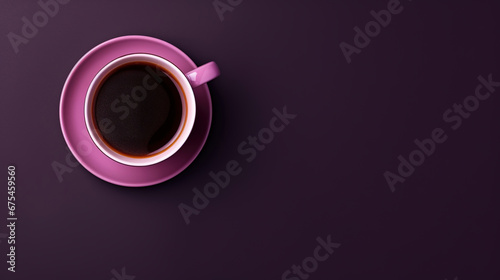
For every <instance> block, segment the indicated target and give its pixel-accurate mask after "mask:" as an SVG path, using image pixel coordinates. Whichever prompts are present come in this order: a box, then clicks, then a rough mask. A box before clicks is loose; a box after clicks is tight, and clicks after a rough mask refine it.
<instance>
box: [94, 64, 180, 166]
mask: <svg viewBox="0 0 500 280" xmlns="http://www.w3.org/2000/svg"><path fill="white" fill-rule="evenodd" d="M180 94H182V93H181V92H179V90H178V89H177V86H176V85H175V83H174V82H173V81H172V80H171V78H170V77H169V76H168V75H167V74H166V73H165V71H164V70H161V69H160V68H159V67H158V66H155V65H152V64H146V63H134V64H127V65H123V66H121V67H118V68H117V69H115V70H114V71H113V72H111V73H110V74H109V75H108V76H107V77H106V78H105V79H104V80H103V81H102V82H101V84H100V86H99V87H98V89H97V94H96V97H95V99H94V121H95V124H96V125H97V127H98V130H99V132H100V135H101V138H102V139H103V140H104V142H106V144H107V145H108V146H110V147H111V148H113V149H114V150H115V151H117V152H120V153H122V154H125V155H129V156H135V157H144V156H147V155H148V154H151V153H154V152H155V151H158V150H159V149H160V148H162V147H163V146H164V145H165V144H167V143H168V142H169V141H170V140H171V139H172V138H173V136H174V135H175V134H176V132H177V130H178V129H179V126H180V124H181V119H182V110H183V109H182V101H181V97H180Z"/></svg>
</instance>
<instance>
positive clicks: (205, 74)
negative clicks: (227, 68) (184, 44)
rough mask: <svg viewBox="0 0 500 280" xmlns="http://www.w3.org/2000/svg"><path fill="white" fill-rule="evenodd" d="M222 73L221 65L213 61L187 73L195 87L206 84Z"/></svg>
mask: <svg viewBox="0 0 500 280" xmlns="http://www.w3.org/2000/svg"><path fill="white" fill-rule="evenodd" d="M219 75H220V70H219V66H217V64H216V63H215V62H213V61H211V62H209V63H207V64H204V65H202V66H200V67H198V68H196V69H194V70H192V71H189V72H188V73H187V74H186V78H187V79H188V81H189V83H190V84H191V86H192V87H193V88H195V87H198V86H201V85H203V84H206V83H207V82H209V81H211V80H213V79H215V78H217V77H218V76H219Z"/></svg>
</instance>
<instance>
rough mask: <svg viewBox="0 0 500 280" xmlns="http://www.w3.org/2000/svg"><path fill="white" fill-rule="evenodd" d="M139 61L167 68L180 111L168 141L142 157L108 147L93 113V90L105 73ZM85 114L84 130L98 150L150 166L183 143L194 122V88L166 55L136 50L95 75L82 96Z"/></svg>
mask: <svg viewBox="0 0 500 280" xmlns="http://www.w3.org/2000/svg"><path fill="white" fill-rule="evenodd" d="M140 62H143V63H147V64H153V65H157V66H159V67H160V68H162V70H164V72H167V73H166V74H167V75H168V76H169V77H170V78H171V79H172V81H173V82H174V84H175V85H176V86H177V89H178V90H179V93H180V95H181V101H182V112H183V113H182V118H181V123H180V125H179V128H178V130H177V132H176V133H175V135H174V136H173V137H172V138H171V139H170V140H169V142H167V143H166V144H165V145H163V146H162V147H161V148H160V149H158V150H156V151H154V152H152V153H150V154H148V155H145V156H141V157H139V156H132V155H126V154H125V153H122V152H119V151H118V150H116V149H115V148H113V147H111V145H109V144H107V143H106V141H105V140H104V139H103V137H102V136H101V135H100V132H99V129H98V128H97V127H96V124H95V118H94V116H93V111H94V110H93V107H94V102H95V96H96V93H97V91H98V88H99V86H100V85H101V83H102V81H103V80H104V79H105V78H106V77H107V75H108V74H109V73H111V72H112V71H113V70H114V69H116V68H118V67H120V66H123V65H126V64H129V63H140ZM84 114H85V125H86V127H87V131H88V132H89V134H90V137H91V138H92V141H93V142H94V144H95V145H96V146H97V147H98V148H99V150H101V152H103V153H104V154H105V155H106V156H108V157H109V158H111V159H112V160H114V161H116V162H119V163H121V164H125V165H129V166H149V165H153V164H156V163H159V162H161V161H164V160H166V159H168V158H169V157H171V156H172V155H174V154H175V153H176V152H177V151H178V150H179V149H180V148H181V147H182V146H183V145H184V143H185V142H186V140H187V139H188V137H189V135H190V134H191V131H192V129H193V126H194V120H195V117H196V102H195V97H194V92H193V89H192V87H191V85H190V83H189V81H188V79H187V78H186V76H185V74H184V73H183V72H182V71H181V70H180V69H179V68H178V67H177V66H175V65H174V64H173V63H172V62H170V61H168V60H167V59H164V58H162V57H160V56H157V55H153V54H147V53H135V54H129V55H125V56H122V57H119V58H117V59H114V60H112V61H110V62H109V63H108V64H106V66H104V67H103V68H102V69H101V70H100V71H99V72H98V73H97V74H96V75H95V76H94V78H93V79H92V82H91V84H90V86H89V87H88V90H87V93H86V96H85V108H84Z"/></svg>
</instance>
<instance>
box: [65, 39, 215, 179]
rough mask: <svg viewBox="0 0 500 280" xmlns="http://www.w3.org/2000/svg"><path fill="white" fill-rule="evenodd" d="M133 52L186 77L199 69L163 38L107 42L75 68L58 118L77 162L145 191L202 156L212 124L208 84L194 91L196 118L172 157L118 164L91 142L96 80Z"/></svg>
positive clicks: (69, 79) (90, 53) (105, 177)
mask: <svg viewBox="0 0 500 280" xmlns="http://www.w3.org/2000/svg"><path fill="white" fill-rule="evenodd" d="M133 53H149V54H154V55H157V56H160V57H163V58H165V59H167V60H169V61H170V62H172V63H173V64H175V65H176V66H177V67H178V68H179V69H180V70H181V71H182V72H183V73H187V72H189V71H191V70H193V69H195V68H196V67H197V66H196V64H194V62H193V61H192V60H191V59H190V58H189V57H188V56H187V55H186V54H184V53H183V52H182V51H180V50H179V49H178V48H176V47H174V46H173V45H171V44H169V43H166V42H164V41H162V40H159V39H155V38H151V37H146V36H124V37H119V38H115V39H112V40H109V41H106V42H104V43H102V44H100V45H99V46H97V47H95V48H94V49H92V50H91V51H89V52H88V53H87V54H85V56H83V57H82V58H81V59H80V61H78V63H77V64H76V65H75V67H74V68H73V70H71V73H70V74H69V76H68V78H67V80H66V83H65V85H64V88H63V91H62V95H61V103H60V107H59V117H60V120H61V129H62V132H63V135H64V139H65V140H66V143H67V144H68V146H69V149H70V150H71V152H72V153H73V155H74V156H75V157H76V159H77V160H78V161H79V162H80V163H81V164H82V165H83V166H84V167H85V168H86V169H87V170H88V171H90V172H91V173H92V174H94V175H95V176H97V177H99V178H101V179H103V180H105V181H107V182H110V183H113V184H116V185H120V186H127V187H143V186H150V185H154V184H158V183H161V182H164V181H166V180H168V179H170V178H172V177H174V176H176V175H177V174H179V173H180V172H182V171H183V170H184V169H186V168H187V167H188V166H189V164H191V162H193V160H194V159H195V158H196V156H198V154H199V153H200V151H201V149H202V147H203V145H204V144H205V141H206V139H207V137H208V132H209V130H210V124H211V121H212V101H211V99H210V92H209V90H208V86H207V85H206V84H205V85H201V86H199V87H196V88H194V93H195V99H196V104H197V111H196V119H195V122H194V127H193V130H192V132H191V135H190V136H189V138H188V139H187V141H186V143H185V144H184V145H183V146H182V147H181V149H180V150H179V151H177V152H176V153H175V154H174V155H173V156H171V157H170V158H168V159H166V160H164V161H162V162H160V163H158V164H155V165H151V166H145V167H135V166H127V165H123V164H121V163H118V162H116V161H114V160H112V159H110V158H109V157H107V156H106V155H105V154H103V153H102V152H101V151H100V150H99V149H98V148H97V147H96V146H95V145H94V143H93V142H92V139H91V138H90V135H89V133H88V132H87V129H86V126H85V119H84V102H85V95H86V92H87V89H88V87H89V85H90V83H91V81H92V79H93V77H94V76H95V75H96V74H97V72H99V70H101V68H103V67H104V66H105V65H106V64H108V63H109V62H110V61H112V60H114V59H116V58H118V57H121V56H124V55H127V54H133Z"/></svg>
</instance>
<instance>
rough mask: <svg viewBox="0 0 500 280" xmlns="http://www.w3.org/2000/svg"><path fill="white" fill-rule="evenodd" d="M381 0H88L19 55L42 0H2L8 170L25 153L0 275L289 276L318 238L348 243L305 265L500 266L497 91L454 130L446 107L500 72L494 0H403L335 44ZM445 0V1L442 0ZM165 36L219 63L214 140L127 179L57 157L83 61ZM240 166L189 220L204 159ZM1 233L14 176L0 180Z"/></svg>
mask: <svg viewBox="0 0 500 280" xmlns="http://www.w3.org/2000/svg"><path fill="white" fill-rule="evenodd" d="M387 2H388V0H387V1H386V0H383V1H381V0H379V1H360V0H358V1H326V0H323V1H303V0H300V1H299V0H288V1H284V0H280V1H249V0H245V1H244V2H243V3H242V4H241V5H239V6H237V7H236V8H235V9H234V11H233V12H228V13H226V14H225V15H224V16H225V20H224V21H223V22H221V21H220V20H219V18H218V16H217V13H216V12H215V10H214V8H213V6H212V2H211V0H204V1H201V0H200V1H197V0H196V1H195V0H175V1H159V0H158V1H125V0H120V1H76V0H72V1H71V2H70V3H68V4H67V5H64V6H62V7H61V10H60V12H59V13H58V14H57V15H56V16H55V17H54V18H52V19H50V21H49V23H48V24H47V26H45V27H44V28H41V29H40V31H39V32H38V34H37V36H36V37H35V38H33V39H31V40H30V42H29V43H28V44H27V45H21V46H20V51H19V54H17V55H16V54H15V53H14V51H13V49H12V47H11V46H10V43H9V41H8V39H7V37H6V35H7V33H9V32H15V33H17V34H19V33H20V30H21V26H22V22H21V17H22V16H28V17H31V16H32V15H33V14H34V13H35V12H36V11H38V10H40V8H39V7H38V5H37V4H36V1H17V0H2V1H1V3H0V29H1V32H0V35H2V36H3V37H2V38H3V39H1V40H0V48H1V49H0V54H1V61H0V76H1V79H2V82H1V83H0V92H1V94H2V95H1V96H2V98H1V101H0V104H1V120H2V138H1V139H2V140H1V141H2V142H1V144H2V145H1V146H2V150H1V159H2V161H1V163H2V164H1V166H0V167H1V168H2V169H5V170H6V169H7V166H8V165H9V164H15V165H16V168H17V171H18V172H17V180H18V181H17V183H18V189H17V207H18V209H17V216H18V217H19V221H18V226H17V242H18V244H17V255H18V256H17V266H16V268H17V272H16V273H15V274H12V273H7V266H6V263H5V260H6V256H5V255H6V254H7V253H8V252H7V243H6V241H5V239H0V241H1V243H0V252H1V255H0V261H1V263H2V265H0V269H1V270H0V278H1V279H2V280H3V279H22V280H24V279H26V280H27V279H73V280H80V279H81V280H87V279H112V278H113V275H112V274H111V270H112V269H116V270H117V271H120V270H121V268H122V267H126V272H127V274H129V275H134V276H135V280H146V279H220V280H230V279H231V280H232V279H239V280H244V279H281V275H282V273H283V272H284V271H285V270H287V269H289V268H290V267H291V265H293V264H300V263H301V262H302V260H303V259H304V258H305V257H308V256H311V255H312V251H313V249H314V248H315V246H316V237H318V236H321V237H323V238H326V236H327V235H329V234H331V236H332V240H333V241H334V242H338V243H341V244H342V245H341V247H340V248H339V249H337V250H336V251H335V252H334V254H333V255H332V257H330V258H329V259H328V260H327V261H325V262H322V263H320V264H319V268H318V270H317V271H316V272H315V273H313V274H311V276H310V279H385V280H400V279H408V280H417V279H418V280H420V279H428V280H431V279H436V280H443V279H445V278H447V279H449V280H450V279H453V278H454V277H455V276H457V277H458V279H460V280H465V279H499V278H500V266H498V263H499V261H500V253H499V249H500V241H499V236H500V228H499V219H498V213H499V211H500V204H498V203H495V202H497V201H498V198H499V197H500V190H499V188H498V187H499V182H500V178H499V175H498V174H500V173H499V172H498V167H499V166H500V161H499V153H500V149H499V145H498V143H499V141H500V134H499V132H498V125H499V117H500V111H499V110H497V107H498V106H499V105H500V97H499V96H496V95H498V92H497V93H496V94H493V95H492V97H491V98H490V99H489V100H487V101H484V102H482V103H481V105H480V108H479V110H477V111H476V112H474V113H473V114H472V116H471V117H470V118H469V119H467V120H465V121H464V123H463V125H462V127H461V128H460V129H458V130H456V131H452V130H451V129H450V128H449V127H450V126H449V124H446V123H444V122H443V120H442V114H443V112H444V111H445V110H447V109H448V108H450V107H451V106H452V105H453V104H454V103H456V102H457V103H458V102H462V101H463V99H464V98H465V97H466V96H468V95H471V94H473V93H474V89H475V87H476V85H477V84H478V82H477V76H479V75H483V76H486V75H488V74H490V73H492V74H493V78H494V79H495V78H496V80H500V69H499V67H498V62H499V58H500V40H499V39H498V38H499V36H500V35H499V32H498V27H499V25H500V18H499V17H498V15H497V13H498V10H499V6H498V4H497V2H498V1H493V0H491V1H423V0H413V1H412V2H408V1H406V0H405V1H402V5H403V6H404V10H403V12H402V13H401V14H399V15H396V16H394V17H393V18H392V22H391V23H390V25H389V26H388V27H387V28H384V29H383V30H382V32H381V34H380V35H379V36H378V37H376V38H374V39H372V42H371V43H370V45H369V46H368V47H367V48H365V49H363V50H362V53H361V54H359V55H354V56H353V62H352V63H351V64H347V62H346V60H345V58H344V57H343V55H342V52H341V51H340V48H339V44H340V42H342V41H345V42H348V43H350V44H352V41H353V36H354V31H353V28H354V27H355V26H360V27H363V26H364V25H365V24H366V23H367V22H368V21H369V20H371V19H372V17H371V16H370V14H369V12H370V10H372V9H374V10H377V11H378V10H380V9H383V8H385V7H386V6H387ZM438 2H439V3H438ZM130 34H140V35H149V36H154V37H157V38H160V39H163V40H165V41H167V42H170V43H172V44H174V45H176V46H177V47H179V48H180V49H182V50H183V51H185V52H186V53H187V54H188V55H189V56H191V57H192V59H193V60H194V61H195V62H196V63H197V64H202V63H205V62H208V61H210V60H214V61H216V62H217V63H218V64H219V66H220V68H221V71H222V76H221V77H220V78H218V79H217V80H215V81H213V82H211V83H210V89H211V93H212V98H213V103H214V119H213V126H212V130H211V133H210V136H209V139H208V142H207V144H206V146H205V147H204V149H203V151H202V152H201V154H200V155H199V157H198V158H197V159H196V160H195V161H194V163H193V164H192V165H191V166H190V167H188V169H187V170H185V171H184V172H183V173H181V174H180V175H179V176H177V177H175V178H174V179H172V180H170V181H167V182H164V183H162V184H160V185H158V186H154V187H148V188H135V189H134V188H124V187H118V186H115V185H112V184H109V183H107V182H104V181H102V180H100V179H98V178H96V177H94V176H93V175H92V174H91V173H89V172H87V171H86V170H85V169H84V168H83V167H81V166H79V167H77V168H74V169H73V172H72V173H66V174H64V175H63V178H64V180H63V182H61V183H60V182H59V181H58V179H57V177H56V175H55V173H54V171H53V169H52V166H51V164H52V163H53V162H54V161H57V162H60V163H64V162H65V157H66V155H67V150H66V143H65V141H64V139H63V137H62V134H61V130H60V127H59V117H58V106H59V98H60V94H61V89H62V86H63V84H64V81H65V79H66V76H67V75H68V73H69V72H70V70H71V68H72V67H73V65H74V64H75V63H76V62H77V61H78V59H79V58H80V57H81V56H83V55H84V54H85V53H86V52H87V51H88V50H90V49H91V48H93V47H94V46H96V45H98V44H99V43H101V42H103V41H106V40H108V39H111V38H114V37H117V36H122V35H130ZM285 105H286V106H287V108H288V111H289V112H291V113H295V114H297V115H298V117H297V118H296V119H295V120H293V121H292V122H291V124H290V125H289V126H288V127H287V128H286V130H285V131H283V132H282V133H279V134H277V135H276V137H275V140H274V141H273V142H272V143H270V144H269V145H268V146H267V147H266V149H265V150H264V151H262V152H260V153H259V154H258V156H257V158H256V159H255V160H254V161H253V162H251V163H246V162H245V160H244V157H242V156H241V155H239V154H238V152H237V146H238V144H239V143H241V142H242V141H244V140H245V139H246V138H247V137H248V136H249V135H255V134H256V133H257V132H258V131H259V130H260V129H261V128H264V127H266V126H267V124H268V121H269V119H270V118H271V117H272V112H271V110H272V109H273V108H274V107H276V108H279V109H281V108H282V107H283V106H285ZM436 127H442V128H443V129H445V131H446V132H447V135H448V137H449V138H448V141H447V142H445V143H444V144H441V145H439V146H438V147H437V150H436V152H435V154H434V155H433V156H431V157H430V158H428V159H427V160H426V161H425V163H424V164H423V165H422V166H421V167H418V168H417V170H416V171H415V173H414V174H413V175H412V176H411V177H409V178H408V179H407V180H406V182H405V183H403V184H398V185H397V187H396V188H397V190H396V192H394V193H392V192H391V191H390V189H389V187H388V185H387V183H386V181H385V179H384V177H383V172H384V171H386V170H389V171H392V172H395V171H396V168H397V164H398V160H397V157H398V155H400V154H402V155H404V156H405V157H406V156H407V155H408V154H409V153H410V152H411V151H412V150H413V149H414V148H415V146H414V144H413V140H414V139H416V138H418V139H422V138H427V137H429V136H430V133H431V131H432V130H433V129H434V128H436ZM232 159H236V160H238V161H239V162H240V163H241V165H242V167H243V172H242V174H240V175H239V176H237V177H233V178H232V181H231V184H230V185H229V186H228V187H227V188H226V189H224V190H222V191H221V193H220V195H219V196H218V197H217V198H215V199H213V200H211V202H210V205H209V206H208V207H207V208H206V209H205V210H203V211H202V212H201V214H200V215H199V216H193V217H192V222H191V224H190V225H189V226H187V225H186V224H185V223H184V221H183V218H182V216H181V215H180V213H179V210H178V208H177V207H178V205H179V203H190V202H191V199H192V196H193V194H192V188H194V187H197V188H202V187H203V186H204V185H205V184H206V183H207V182H209V181H210V180H211V179H210V177H209V176H208V173H209V172H210V171H218V170H221V169H223V168H224V167H225V164H226V162H228V161H229V160H232ZM0 185H2V186H4V187H1V188H0V199H1V201H0V206H1V208H0V209H1V210H0V213H1V215H0V217H1V220H2V222H1V224H0V225H1V226H0V233H5V232H6V229H5V225H4V223H6V222H5V218H6V216H7V209H6V192H7V187H6V178H5V179H3V181H2V182H0Z"/></svg>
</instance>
